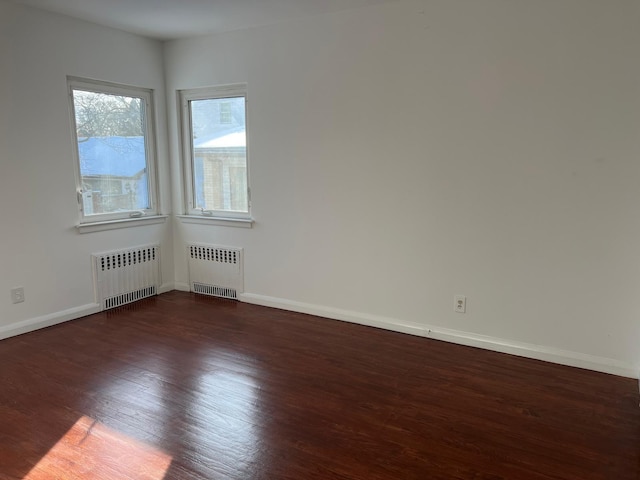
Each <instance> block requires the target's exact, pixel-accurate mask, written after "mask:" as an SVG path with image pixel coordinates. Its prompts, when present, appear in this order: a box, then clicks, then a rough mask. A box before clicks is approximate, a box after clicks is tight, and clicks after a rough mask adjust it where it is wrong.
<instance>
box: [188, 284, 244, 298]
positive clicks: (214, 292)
mask: <svg viewBox="0 0 640 480" xmlns="http://www.w3.org/2000/svg"><path fill="white" fill-rule="evenodd" d="M193 291H194V292H195V293H201V294H202V295H210V296H212V297H222V298H231V299H233V300H237V299H238V292H237V291H236V289H235V288H226V287H219V286H217V285H205V284H204V283H198V282H194V283H193Z"/></svg>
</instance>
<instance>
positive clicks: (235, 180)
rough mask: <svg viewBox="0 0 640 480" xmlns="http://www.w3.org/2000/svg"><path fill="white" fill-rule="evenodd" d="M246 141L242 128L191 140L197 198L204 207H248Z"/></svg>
mask: <svg viewBox="0 0 640 480" xmlns="http://www.w3.org/2000/svg"><path fill="white" fill-rule="evenodd" d="M246 141H247V137H246V133H245V131H244V128H242V129H240V128H230V129H227V130H218V131H217V132H215V133H214V134H211V135H209V136H207V137H204V138H198V139H196V140H194V142H193V151H194V155H193V157H194V166H193V167H194V173H195V175H194V177H195V183H196V184H195V193H196V201H197V203H198V205H199V206H202V207H203V208H204V209H205V210H234V211H241V212H242V211H246V210H247V209H248V205H247V195H246V191H247V145H246Z"/></svg>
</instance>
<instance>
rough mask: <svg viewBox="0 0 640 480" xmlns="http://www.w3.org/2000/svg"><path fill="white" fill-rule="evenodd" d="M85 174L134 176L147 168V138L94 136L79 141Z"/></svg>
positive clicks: (79, 151)
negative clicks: (145, 145) (145, 141)
mask: <svg viewBox="0 0 640 480" xmlns="http://www.w3.org/2000/svg"><path fill="white" fill-rule="evenodd" d="M78 154H79V155H80V173H81V174H82V175H83V176H94V175H111V176H115V177H135V176H136V175H137V174H139V173H141V172H143V171H144V170H145V168H146V159H145V149H144V137H91V138H87V139H82V138H80V139H79V141H78Z"/></svg>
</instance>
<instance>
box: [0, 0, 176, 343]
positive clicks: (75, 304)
mask: <svg viewBox="0 0 640 480" xmlns="http://www.w3.org/2000/svg"><path fill="white" fill-rule="evenodd" d="M162 68H163V59H162V46H161V44H160V43H158V42H155V41H152V40H146V39H143V38H140V37H136V36H134V35H130V34H126V33H123V32H120V31H116V30H112V29H107V28H103V27H99V26H96V25H93V24H89V23H85V22H80V21H76V20H72V19H69V18H66V17H63V16H59V15H53V14H49V13H44V12H41V11H38V10H33V9H29V8H24V7H20V6H16V5H13V4H10V3H6V2H4V1H2V0H0V218H1V219H2V224H1V225H2V226H1V227H0V272H1V274H0V336H6V334H10V333H15V332H16V331H19V330H20V326H21V325H23V323H24V322H26V323H27V324H30V323H33V322H36V323H37V322H38V320H42V319H54V320H55V319H56V318H62V317H65V315H66V316H69V315H71V316H73V315H75V314H78V313H82V312H85V311H86V308H85V307H86V306H90V305H91V304H92V303H93V302H94V295H93V287H92V280H91V278H92V277H91V264H90V254H91V253H93V252H100V251H105V250H112V249H117V248H124V247H127V246H135V245H140V244H146V243H155V242H161V247H162V249H163V251H164V253H163V259H162V274H163V278H164V279H165V281H168V282H169V283H170V285H172V284H173V258H172V254H171V251H172V248H173V246H172V234H171V222H167V223H166V224H162V225H153V226H147V227H137V228H127V229H121V230H112V231H107V232H98V233H89V234H78V233H77V232H76V229H75V225H76V224H77V221H78V213H77V204H76V195H75V180H74V167H73V157H72V151H73V142H72V140H71V123H70V116H69V101H68V96H67V86H66V77H67V75H75V76H81V77H88V78H96V79H100V80H106V81H112V82H119V83H125V84H130V85H140V86H144V87H148V88H153V89H155V90H156V95H157V96H158V98H159V100H160V102H159V105H158V106H159V108H158V112H157V113H158V115H157V125H158V144H159V145H158V147H159V148H158V150H159V152H160V154H159V161H160V173H161V178H162V179H163V190H164V191H165V192H166V194H165V196H164V205H163V206H162V210H163V211H164V212H169V211H170V208H171V205H170V193H169V190H170V185H169V181H168V175H167V170H168V159H167V154H166V150H167V147H166V112H165V109H164V98H165V91H164V80H163V69H162ZM16 286H23V287H25V294H26V302H25V303H22V304H17V305H13V304H11V301H10V296H9V290H10V289H11V288H12V287H16ZM69 310H71V312H69Z"/></svg>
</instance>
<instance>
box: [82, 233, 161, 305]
mask: <svg viewBox="0 0 640 480" xmlns="http://www.w3.org/2000/svg"><path fill="white" fill-rule="evenodd" d="M159 252H160V247H159V246H158V245H145V246H140V247H133V248H129V249H126V250H119V251H114V252H105V253H99V254H94V255H93V259H94V272H95V275H94V282H95V290H96V297H97V301H98V303H100V305H101V306H102V309H103V310H107V309H110V308H116V307H120V306H122V305H125V304H127V303H132V302H135V301H138V300H141V299H143V298H147V297H150V296H153V295H157V292H158V289H159V288H160V258H159V257H160V253H159Z"/></svg>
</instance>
